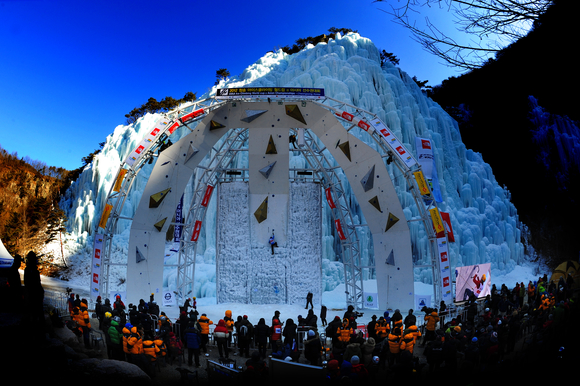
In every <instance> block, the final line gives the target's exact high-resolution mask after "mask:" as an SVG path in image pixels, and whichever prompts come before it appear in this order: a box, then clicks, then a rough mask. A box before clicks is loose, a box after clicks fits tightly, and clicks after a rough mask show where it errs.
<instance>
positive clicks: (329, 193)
mask: <svg viewBox="0 0 580 386" xmlns="http://www.w3.org/2000/svg"><path fill="white" fill-rule="evenodd" d="M325 193H326V201H327V202H328V206H329V207H330V209H335V208H336V205H335V204H334V200H333V199H332V190H331V189H330V188H326V190H325Z"/></svg>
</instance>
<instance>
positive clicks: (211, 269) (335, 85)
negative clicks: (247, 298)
mask: <svg viewBox="0 0 580 386" xmlns="http://www.w3.org/2000/svg"><path fill="white" fill-rule="evenodd" d="M241 86H248V87H250V86H251V87H257V86H264V87H273V86H278V87H292V86H293V87H317V88H324V89H325V93H326V95H327V96H330V97H332V98H335V99H338V100H341V101H344V102H348V103H350V104H353V105H355V106H358V107H360V108H362V109H365V110H368V111H370V112H373V113H375V114H377V116H378V117H379V118H380V119H381V120H382V121H383V122H385V123H386V124H387V125H388V126H389V128H390V129H391V130H392V131H393V132H394V133H395V135H396V136H397V137H398V138H399V139H400V140H401V141H402V142H403V144H404V145H405V146H406V148H407V149H408V150H409V151H411V152H412V153H415V152H416V149H415V138H416V137H421V138H428V139H430V140H431V142H432V143H433V145H434V149H433V151H434V155H435V165H436V174H437V176H438V183H439V186H440V189H441V195H442V198H443V201H442V202H441V203H439V204H438V205H439V209H440V210H442V211H445V212H449V213H450V217H451V223H452V227H453V232H454V235H455V242H454V243H451V244H450V246H449V253H450V258H451V264H452V266H462V265H472V264H478V263H491V264H492V275H493V274H496V275H502V276H503V275H506V274H507V273H509V272H511V271H512V270H514V268H516V267H517V266H518V265H526V256H525V255H524V244H523V243H522V236H523V235H525V233H526V230H525V225H523V224H521V223H520V222H519V219H518V215H517V210H516V208H515V207H514V205H513V204H512V203H511V201H510V194H509V191H507V190H506V189H505V188H503V187H501V186H499V185H498V183H497V182H496V180H495V178H494V175H493V171H492V170H491V167H490V166H489V165H488V164H486V163H485V162H484V160H483V158H482V156H481V154H478V153H476V152H473V151H471V150H469V149H466V147H465V145H464V144H463V143H462V141H461V136H460V133H459V130H458V126H457V123H456V122H455V121H454V120H453V119H452V118H451V117H450V116H449V115H448V114H447V113H446V112H445V111H444V110H443V109H442V108H441V107H440V106H439V105H437V104H436V103H434V102H433V101H432V100H430V99H429V98H427V97H426V96H425V95H424V93H423V92H422V91H421V90H420V89H419V87H418V86H417V85H416V84H415V82H414V81H413V80H412V79H411V77H409V75H407V74H406V73H405V72H403V71H402V70H401V69H399V68H397V67H395V66H394V65H392V64H390V63H387V64H385V65H384V66H383V67H381V65H380V58H379V51H378V49H377V48H376V47H375V46H374V44H373V43H372V42H371V41H370V40H369V39H367V38H364V37H361V36H359V35H358V34H355V33H351V34H348V35H346V36H344V37H341V36H340V35H337V37H336V39H333V40H330V41H329V42H328V43H320V44H318V45H317V46H311V45H310V46H308V47H306V48H305V49H304V50H302V51H301V52H298V53H296V54H293V55H287V54H285V53H283V52H282V51H278V52H271V53H268V54H266V55H264V56H263V57H262V58H260V59H259V60H258V61H257V62H256V63H254V64H252V65H250V66H249V67H248V68H246V70H244V72H243V73H242V74H240V75H239V76H236V77H232V78H230V79H228V80H226V81H222V82H221V83H220V84H219V85H218V86H214V87H213V88H212V89H211V90H210V91H209V93H208V94H206V95H203V96H201V97H200V99H203V98H206V97H209V96H211V95H213V94H215V91H216V88H217V87H220V88H225V87H241ZM156 118H157V117H156V116H154V115H147V116H145V117H143V118H142V119H139V120H138V121H137V122H136V123H135V124H133V125H130V126H118V127H117V128H115V130H114V132H113V133H112V134H111V135H109V136H108V137H107V140H106V144H105V146H104V148H103V150H102V151H101V153H99V154H98V155H97V156H96V157H95V159H94V161H93V163H92V164H90V165H88V166H87V168H86V169H85V170H84V172H83V173H82V174H81V176H80V178H79V179H78V180H77V181H76V182H75V183H73V184H72V186H71V187H70V189H69V190H68V192H67V195H66V197H65V199H64V200H63V202H62V205H61V207H62V208H63V209H65V210H66V211H67V216H68V218H69V220H68V223H67V229H68V231H69V232H70V236H69V237H68V240H67V242H66V250H67V252H66V253H67V255H68V256H69V259H70V260H71V264H72V265H74V266H75V270H76V274H75V275H80V276H81V277H83V278H84V279H83V280H86V284H87V286H88V282H89V273H90V251H91V249H92V233H93V231H94V229H95V225H96V223H97V222H98V220H99V215H100V213H101V212H102V209H103V206H104V201H105V199H106V196H107V194H108V192H109V189H110V186H111V185H112V183H113V180H114V178H115V176H116V173H117V170H118V168H119V166H120V164H121V161H122V160H124V159H125V157H126V156H127V155H128V153H129V152H130V151H131V150H132V149H133V148H134V147H135V145H136V144H137V143H138V142H140V141H141V139H142V138H143V136H144V134H145V132H146V130H147V129H149V128H151V127H152V125H153V124H154V123H155V121H156ZM184 134H185V133H184V132H183V131H177V132H176V133H175V134H174V136H175V138H172V140H173V142H176V141H177V140H178V139H179V138H180V137H182V136H183V135H184ZM353 134H355V135H356V133H354V132H353ZM360 135H361V139H363V140H365V137H364V135H365V134H364V133H363V134H360ZM497 135H501V134H497ZM369 144H370V142H369ZM371 146H373V145H372V144H371ZM291 157H292V158H291V160H290V167H294V166H298V165H301V164H302V163H303V160H302V159H301V158H299V157H297V156H291ZM244 161H247V160H243V159H241V160H239V162H244ZM147 168H149V170H146V169H147ZM150 168H151V166H146V167H145V168H144V169H143V170H142V171H141V172H140V174H139V178H137V180H136V181H135V183H134V186H133V190H132V191H131V194H130V196H129V197H128V199H127V203H126V204H125V206H124V208H123V211H124V213H123V214H124V215H126V216H127V217H132V215H133V212H134V210H135V208H136V207H137V204H138V202H139V199H140V195H141V194H140V192H141V191H142V189H143V187H144V186H145V183H146V177H147V176H148V173H149V171H150ZM394 183H395V187H396V189H397V191H398V194H399V198H400V200H401V202H402V204H403V208H404V211H405V215H406V216H407V220H411V219H413V218H416V217H417V216H418V212H417V208H416V207H415V203H414V201H413V199H412V196H411V195H410V194H409V193H408V192H407V191H406V186H405V181H404V179H402V178H401V179H395V180H394ZM343 185H344V186H348V182H347V181H346V178H345V179H344V182H343ZM187 201H188V199H187V192H186V198H185V200H184V202H187ZM350 201H351V210H352V212H353V213H354V214H355V216H356V218H357V219H358V221H360V222H361V223H364V218H363V217H362V214H361V213H360V210H359V209H358V205H357V204H356V200H355V199H354V196H353V198H352V199H351V200H350ZM212 204H213V205H214V206H211V207H210V210H209V211H208V214H207V218H206V222H205V223H206V226H205V228H204V232H203V234H202V235H201V237H200V242H199V245H198V252H197V255H198V263H197V264H196V285H195V288H196V294H197V296H198V297H215V294H216V292H215V278H216V268H215V253H216V249H215V245H216V231H215V229H216V228H215V227H216V211H215V200H214V199H212ZM322 218H323V226H322V233H323V234H322V250H323V262H322V270H323V272H322V276H323V283H322V286H323V289H324V290H326V291H332V290H334V289H335V288H337V286H339V285H340V283H341V282H342V280H343V278H342V268H341V265H340V263H339V262H337V255H336V252H335V251H338V250H339V248H337V243H338V241H337V238H335V237H334V234H333V232H334V227H333V226H332V223H331V216H330V212H329V211H328V208H327V207H326V206H325V205H323V212H322ZM409 225H410V227H411V234H412V243H413V253H414V256H413V258H414V260H415V262H416V263H419V264H420V263H428V262H429V255H428V253H427V246H428V240H427V238H426V234H425V230H424V229H422V224H421V223H420V222H411V223H410V224H409ZM129 227H130V223H129V222H128V221H125V222H119V225H118V228H119V229H117V231H118V236H116V238H115V240H114V246H113V251H112V259H113V261H114V262H122V261H123V259H124V258H125V256H126V248H127V245H128V242H127V240H128V237H129V235H128V230H129ZM359 237H360V239H361V242H362V246H361V250H362V251H363V260H365V261H371V260H372V256H371V254H372V248H371V247H370V235H369V232H365V229H364V228H361V230H360V234H359ZM169 249H170V248H168V252H167V255H168V256H167V260H166V263H167V264H175V263H176V255H175V254H174V253H173V254H172V252H170V251H169ZM165 271H166V285H167V286H168V287H172V286H173V285H174V282H175V273H174V270H172V269H170V268H166V269H165ZM111 275H112V276H113V277H114V278H115V279H114V280H112V281H111V283H112V285H113V287H115V286H116V285H119V287H122V281H123V276H124V274H123V272H122V270H121V269H117V268H115V269H113V272H112V274H111ZM415 281H416V282H421V283H430V282H431V272H430V270H425V269H415Z"/></svg>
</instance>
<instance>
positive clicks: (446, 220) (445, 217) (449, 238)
mask: <svg viewBox="0 0 580 386" xmlns="http://www.w3.org/2000/svg"><path fill="white" fill-rule="evenodd" d="M439 214H440V215H441V219H442V220H443V226H444V227H445V230H446V231H447V241H449V242H450V243H453V242H455V236H453V228H451V218H450V217H449V213H447V212H441V211H440V212H439ZM437 237H445V232H438V233H437Z"/></svg>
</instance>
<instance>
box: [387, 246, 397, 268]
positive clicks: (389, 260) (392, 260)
mask: <svg viewBox="0 0 580 386" xmlns="http://www.w3.org/2000/svg"><path fill="white" fill-rule="evenodd" d="M385 264H388V265H395V254H394V253H393V250H392V249H391V253H389V257H387V260H386V261H385Z"/></svg>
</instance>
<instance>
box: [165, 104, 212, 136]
mask: <svg viewBox="0 0 580 386" xmlns="http://www.w3.org/2000/svg"><path fill="white" fill-rule="evenodd" d="M203 114H205V110H204V109H198V110H195V111H192V112H190V113H187V114H185V115H183V116H181V117H180V118H179V119H180V120H181V122H182V123H186V122H188V121H191V120H192V119H194V118H197V117H200V116H202V115H203ZM170 129H173V131H175V129H176V128H173V126H171V128H170ZM173 131H172V133H173Z"/></svg>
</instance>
